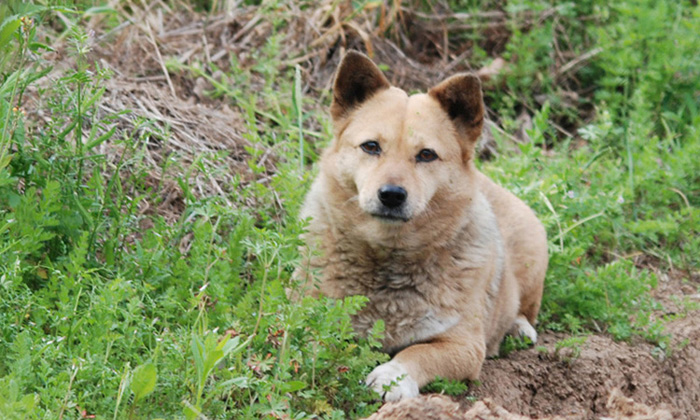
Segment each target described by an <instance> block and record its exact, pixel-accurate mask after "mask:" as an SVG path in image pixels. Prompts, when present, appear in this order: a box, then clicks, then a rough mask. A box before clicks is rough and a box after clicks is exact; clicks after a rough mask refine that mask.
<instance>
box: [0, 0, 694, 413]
mask: <svg viewBox="0 0 700 420" xmlns="http://www.w3.org/2000/svg"><path fill="white" fill-rule="evenodd" d="M698 34H700V7H698V4H697V1H694V0H687V1H671V0H667V1H651V0H621V1H617V2H607V1H599V0H585V1H577V2H559V1H544V0H511V1H498V0H493V1H489V0H464V1H457V0H403V1H402V0H394V1H389V2H382V1H345V0H322V1H319V2H312V1H295V2H292V1H281V0H280V1H274V0H263V1H249V0H245V1H225V0H222V1H217V0H212V1H208V0H177V1H172V2H162V1H143V0H142V1H135V0H106V1H104V2H99V3H94V4H93V3H91V2H71V3H60V2H52V1H50V0H46V1H36V2H33V3H26V2H20V1H15V0H10V1H5V2H3V3H2V4H0V413H2V418H5V419H44V418H46V419H49V418H51V419H56V418H58V419H63V418H66V419H68V418H112V419H121V418H130V419H132V418H134V419H135V418H188V419H195V418H207V419H214V418H293V419H304V418H317V417H323V418H333V419H339V418H346V417H349V418H357V417H364V416H367V415H369V414H371V413H372V412H374V411H376V409H377V408H378V407H379V403H378V399H377V396H376V395H373V394H372V393H371V392H370V391H368V390H367V389H366V388H365V387H364V386H363V385H362V384H361V380H362V379H363V378H364V377H365V376H366V374H367V373H369V371H370V370H371V369H372V368H373V367H374V366H375V365H376V364H377V363H378V362H380V361H384V360H386V359H387V356H386V355H384V354H382V353H380V352H379V351H378V341H377V338H378V337H380V336H381V333H382V327H381V325H379V324H378V325H377V327H376V331H375V334H374V335H373V336H371V337H367V338H358V337H356V336H355V335H354V334H353V332H352V330H351V328H350V322H349V314H352V313H353V312H354V311H357V310H358V309H359V308H360V307H361V306H362V304H363V299H362V298H352V299H346V300H344V301H332V300H327V299H321V300H312V299H308V300H304V301H303V302H301V303H291V302H289V300H288V299H287V298H286V294H285V289H286V288H290V287H294V285H293V284H291V283H290V274H291V273H292V271H293V270H294V267H295V266H296V264H297V261H298V253H297V248H298V246H299V244H300V241H299V235H300V233H302V232H303V230H304V226H305V223H306V222H305V221H300V220H298V217H297V215H298V210H299V207H300V205H301V202H302V200H303V197H304V192H305V191H306V189H307V188H308V186H309V182H310V180H311V179H312V178H313V174H314V163H315V162H316V159H317V156H318V153H319V151H320V150H321V149H322V147H323V146H324V145H325V144H326V143H327V142H328V140H329V139H330V137H331V130H330V126H329V119H328V116H327V113H326V109H327V107H328V105H329V103H330V91H329V87H330V81H331V80H332V74H333V70H334V69H335V66H336V65H337V63H338V61H339V58H340V56H341V55H342V53H343V52H344V51H345V50H346V49H348V48H355V49H360V50H362V51H365V52H367V53H368V54H369V55H371V56H373V58H374V59H375V60H376V61H377V62H378V63H379V64H380V65H381V66H382V68H383V69H384V70H385V71H386V72H387V75H388V76H389V78H390V79H391V80H392V82H393V83H395V84H397V85H399V86H402V87H405V88H407V89H409V90H424V89H425V88H427V87H429V86H431V85H432V84H433V83H436V82H438V81H439V80H441V79H442V78H443V77H445V76H448V75H450V74H453V73H455V72H457V71H468V70H471V71H477V72H478V74H479V75H480V76H481V77H482V80H483V82H484V87H485V95H486V99H485V101H486V104H487V107H488V109H489V118H490V121H489V122H488V124H487V126H488V128H487V130H486V132H485V134H484V140H483V148H482V159H481V161H480V162H481V163H480V166H481V169H482V170H483V171H484V172H486V173H487V174H488V175H490V176H491V177H493V178H494V179H495V180H496V181H497V182H499V183H500V184H502V185H504V186H506V187H507V188H509V189H510V190H511V191H513V192H515V193H516V194H517V195H518V196H520V197H521V198H523V199H524V200H525V201H526V202H527V203H529V204H530V205H531V206H532V207H533V208H534V209H535V211H536V212H537V214H538V215H539V216H540V218H541V220H542V221H543V222H544V224H545V226H546V227H547V230H548V234H549V238H550V253H551V263H550V270H549V273H548V276H547V281H546V289H545V296H544V302H543V308H542V312H541V316H540V324H539V326H538V329H539V330H540V331H541V332H543V333H545V332H556V333H563V334H565V335H563V336H561V337H568V338H564V339H562V341H560V343H559V344H558V346H557V352H559V350H560V349H561V348H574V349H576V348H578V347H579V346H581V345H583V343H584V342H585V337H586V336H588V335H589V334H604V335H609V336H612V337H614V338H615V339H616V340H625V341H627V342H629V343H631V344H634V343H639V342H647V343H651V344H652V346H653V350H652V352H653V354H654V356H655V357H657V358H664V357H673V353H674V351H675V350H677V349H676V348H674V345H672V343H675V342H676V341H674V340H672V337H671V336H670V334H669V333H668V332H667V331H666V330H665V328H664V326H665V324H666V323H667V322H668V321H669V320H670V319H678V318H682V317H685V316H688V314H697V310H698V292H699V290H698V289H699V286H700V272H699V271H698V267H699V266H700V235H699V230H700V228H699V220H700V170H699V169H700V165H698V162H699V160H698V156H700V54H698V51H700V36H699V35H698ZM669 279H671V280H672V281H674V282H675V284H678V285H679V287H678V290H677V292H678V293H676V297H674V298H673V299H672V300H671V301H670V302H671V303H670V305H671V306H672V307H673V309H669V304H667V303H664V302H660V301H659V300H657V299H655V298H654V297H653V296H654V290H655V289H656V288H657V287H658V284H659V282H667V281H669ZM687 344H690V346H697V345H698V344H697V342H691V343H688V342H687V340H686V342H685V345H687ZM521 347H523V345H522V343H517V342H515V341H513V340H507V341H506V343H505V344H504V347H503V356H504V357H507V354H508V353H509V352H510V351H512V350H513V349H515V348H521ZM544 351H547V350H546V349H545V350H544ZM576 354H577V353H576V351H573V352H571V353H570V354H569V356H567V357H574V358H575V357H576ZM474 386H478V384H471V387H474ZM469 389H470V388H468V387H467V386H465V385H463V384H460V383H453V382H449V381H438V382H437V383H436V384H433V385H432V386H431V387H430V388H429V390H430V391H433V392H437V391H446V392H449V393H452V394H456V395H460V396H461V398H462V399H464V397H465V396H466V397H468V396H469V394H470V390H469ZM695 392H696V393H697V390H696V391H695Z"/></svg>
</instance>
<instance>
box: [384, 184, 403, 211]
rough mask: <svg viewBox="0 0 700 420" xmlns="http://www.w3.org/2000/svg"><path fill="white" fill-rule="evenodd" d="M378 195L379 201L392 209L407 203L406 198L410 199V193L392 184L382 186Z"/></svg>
mask: <svg viewBox="0 0 700 420" xmlns="http://www.w3.org/2000/svg"><path fill="white" fill-rule="evenodd" d="M377 195H379V201H381V202H382V204H384V205H385V206H386V207H388V208H390V209H395V208H397V207H399V206H401V205H402V204H403V203H405V202H406V197H408V193H407V192H406V190H405V189H403V187H399V186H398V185H391V184H387V185H382V187H381V188H379V191H378V192H377Z"/></svg>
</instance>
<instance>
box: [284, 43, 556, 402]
mask: <svg viewBox="0 0 700 420" xmlns="http://www.w3.org/2000/svg"><path fill="white" fill-rule="evenodd" d="M331 114H332V117H333V126H334V130H335V139H334V140H333V142H332V143H331V145H330V146H329V147H328V149H327V150H326V151H325V152H324V154H323V157H322V158H321V163H320V166H321V168H320V174H319V176H318V178H317V179H316V181H315V182H314V184H313V186H312V187H311V190H310V192H309V194H308V196H307V197H306V202H305V205H304V210H303V212H302V215H303V216H304V217H310V218H311V223H310V226H309V232H308V233H307V235H306V243H307V247H308V249H307V250H306V254H307V255H308V256H309V257H308V259H307V261H306V263H307V265H306V267H304V268H302V269H301V270H300V271H299V272H298V273H297V275H298V276H301V277H304V279H303V280H305V281H307V282H308V281H310V280H309V279H310V277H311V276H310V275H309V274H308V273H311V272H314V271H318V272H319V273H320V274H321V283H320V287H318V288H315V289H313V290H312V291H311V293H316V294H317V293H319V292H320V293H321V294H324V295H327V296H330V297H334V298H342V297H344V296H350V295H364V296H367V297H368V298H369V303H368V304H367V306H366V307H365V308H364V309H363V310H362V311H361V312H360V313H358V314H357V315H355V316H354V318H353V323H354V327H355V329H356V331H358V332H359V333H363V332H366V331H367V330H369V329H370V328H371V327H372V325H373V324H374V322H375V321H377V320H380V319H381V320H384V323H385V329H386V330H385V338H384V342H383V345H384V349H385V350H386V351H387V352H389V353H390V354H395V357H394V358H393V359H392V360H391V361H390V362H387V363H384V364H382V365H380V366H378V367H377V368H376V369H374V370H373V371H372V373H371V374H370V375H369V377H368V378H367V383H368V384H369V385H370V386H371V387H372V388H373V389H375V390H376V391H377V392H379V393H380V394H382V395H383V396H384V398H385V399H386V400H398V399H401V398H409V397H415V396H417V395H418V390H419V387H421V386H423V385H425V384H427V383H429V382H431V381H432V380H434V379H435V377H436V376H441V377H444V378H452V379H459V380H461V379H475V378H477V377H478V376H479V372H480V370H481V365H482V363H483V361H484V358H485V357H486V356H490V355H495V354H497V353H498V349H499V345H500V342H501V340H502V339H503V336H504V335H505V334H506V333H507V332H509V331H510V332H512V333H515V334H520V335H525V336H528V337H530V339H532V341H533V342H534V341H535V340H536V339H537V333H536V332H535V329H534V328H533V327H532V324H534V323H535V318H536V317H537V312H538V311H539V307H540V300H541V298H542V287H543V281H544V275H545V271H546V269H547V260H548V257H547V238H546V234H545V231H544V228H543V227H542V225H541V224H540V222H539V221H538V220H537V217H536V216H535V215H534V213H533V212H532V211H531V210H530V208H528V207H527V205H525V204H524V203H523V202H522V201H520V200H519V199H518V198H516V197H515V196H514V195H512V194H511V193H509V192H508V191H506V190H505V189H503V188H501V187H499V186H498V185H496V184H494V183H493V182H492V181H491V180H489V179H488V178H487V177H486V176H484V175H483V174H481V173H480V172H479V171H478V170H477V169H476V168H475V166H474V161H473V160H474V146H475V143H476V141H477V138H478V137H479V135H480V134H481V128H482V123H483V115H484V107H483V103H482V95H481V85H480V83H479V79H478V78H476V77H475V76H472V75H468V74H460V75H457V76H453V77H451V78H449V79H447V80H445V81H444V82H442V83H440V84H439V85H437V86H435V87H433V88H432V89H430V91H429V92H428V93H427V94H417V95H412V96H409V95H407V94H406V92H404V91H403V90H401V89H398V88H395V87H392V86H390V84H389V82H388V81H387V79H386V78H385V77H384V75H383V74H382V72H381V71H380V70H379V68H377V67H376V66H375V65H374V63H373V62H372V61H371V60H370V59H369V58H367V57H366V56H364V55H362V54H360V53H356V52H349V53H348V54H347V55H346V56H345V58H344V59H343V61H342V63H341V64H340V67H339V69H338V72H337V75H336V79H335V85H334V95H333V104H332V106H331ZM392 382H394V386H393V387H392V388H391V389H390V390H389V391H385V389H386V388H385V386H387V385H391V384H392Z"/></svg>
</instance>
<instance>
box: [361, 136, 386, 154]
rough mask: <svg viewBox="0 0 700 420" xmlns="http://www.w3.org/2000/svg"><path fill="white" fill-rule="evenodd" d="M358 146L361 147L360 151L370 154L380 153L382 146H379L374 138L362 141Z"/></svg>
mask: <svg viewBox="0 0 700 420" xmlns="http://www.w3.org/2000/svg"><path fill="white" fill-rule="evenodd" d="M360 147H361V148H362V151H364V152H365V153H368V154H370V155H378V154H380V153H382V148H381V147H380V146H379V143H377V142H376V141H374V140H370V141H366V142H364V143H362V144H361V145H360Z"/></svg>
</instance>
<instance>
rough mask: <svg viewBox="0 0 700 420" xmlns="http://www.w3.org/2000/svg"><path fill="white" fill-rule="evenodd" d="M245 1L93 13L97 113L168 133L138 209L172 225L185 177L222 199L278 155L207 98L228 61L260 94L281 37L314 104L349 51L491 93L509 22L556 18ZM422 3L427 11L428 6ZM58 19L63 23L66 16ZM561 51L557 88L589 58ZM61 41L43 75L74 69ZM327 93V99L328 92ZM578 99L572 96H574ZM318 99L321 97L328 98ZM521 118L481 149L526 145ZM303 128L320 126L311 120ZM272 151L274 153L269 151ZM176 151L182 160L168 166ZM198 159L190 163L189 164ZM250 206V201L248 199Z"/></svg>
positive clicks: (227, 106) (422, 77)
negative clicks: (478, 58) (99, 82)
mask: <svg viewBox="0 0 700 420" xmlns="http://www.w3.org/2000/svg"><path fill="white" fill-rule="evenodd" d="M240 3H241V2H231V1H228V2H223V3H222V4H220V5H219V10H218V11H216V12H209V13H206V12H202V11H196V10H193V8H192V6H191V5H190V4H189V3H187V2H182V1H179V2H174V3H165V2H162V1H151V2H145V1H139V2H136V1H129V2H124V1H118V0H112V1H111V2H110V5H111V6H112V7H113V8H114V9H115V10H116V17H117V20H118V21H119V22H120V23H119V24H117V25H114V21H111V22H110V23H109V24H108V23H107V19H108V16H107V15H97V16H93V17H90V18H88V20H87V22H84V24H85V25H86V26H87V27H88V28H91V29H92V30H93V31H94V33H95V35H94V36H93V37H92V41H93V48H92V52H91V54H90V57H89V59H90V60H91V61H94V62H96V63H98V64H99V65H100V66H102V67H104V68H108V69H110V70H111V71H112V72H113V77H112V79H111V80H110V81H109V82H108V84H107V85H106V94H105V96H104V99H103V100H102V101H101V103H100V104H99V111H100V113H101V114H102V115H114V114H115V113H117V112H120V111H124V110H129V112H128V113H123V114H121V115H120V116H119V119H118V121H117V122H116V127H117V131H116V133H115V137H116V138H119V137H121V136H124V135H130V133H133V132H134V130H143V128H141V127H140V124H141V123H142V121H144V120H149V121H151V122H152V124H153V125H152V127H151V130H152V131H154V132H160V133H163V135H162V136H151V137H150V138H149V139H148V145H147V147H146V149H145V150H146V153H147V155H146V156H145V159H144V161H145V162H146V164H147V165H148V167H149V168H150V169H149V172H150V173H151V176H150V178H152V181H149V182H151V183H153V184H154V185H158V186H160V188H161V189H162V191H160V194H161V199H160V200H158V202H157V203H151V204H148V203H144V209H143V211H144V212H145V211H149V212H150V211H156V212H158V213H160V214H163V215H165V216H166V218H167V219H169V220H174V219H176V218H177V217H178V216H179V214H181V212H182V209H183V208H184V206H183V205H182V201H183V199H182V191H180V189H179V187H178V185H177V183H176V182H175V180H177V179H178V178H181V177H185V176H189V177H190V178H191V179H189V181H190V183H191V184H192V185H194V186H195V189H194V191H193V193H194V194H196V195H198V196H219V197H222V198H223V199H225V200H226V196H227V194H228V193H230V192H231V191H229V190H230V188H231V185H232V178H233V176H234V175H238V176H240V177H242V179H243V180H244V182H267V181H268V180H269V178H270V175H271V174H272V173H274V172H275V171H276V167H275V162H276V153H275V151H274V150H271V149H269V148H268V147H267V146H264V145H261V144H251V143H250V142H249V141H247V140H246V137H245V134H246V131H247V130H249V129H250V127H247V125H246V123H245V119H244V118H243V116H242V112H243V111H242V109H241V107H240V106H239V104H237V103H235V98H231V97H227V96H220V97H218V98H216V99H212V97H210V96H209V95H208V94H207V92H209V91H211V90H212V89H213V86H212V80H215V81H217V82H219V83H222V84H223V85H232V84H233V83H235V82H234V81H232V80H230V79H229V78H228V77H227V75H229V74H231V72H232V71H234V70H236V69H232V65H233V64H232V63H236V64H235V65H236V66H239V67H240V68H239V69H238V71H241V70H242V71H249V72H250V75H251V77H250V80H249V86H245V89H246V91H252V92H256V91H258V90H259V89H261V88H262V86H264V84H265V80H264V76H263V75H261V74H259V73H256V72H255V70H254V67H255V66H256V65H257V64H258V63H257V62H256V60H257V57H258V52H259V51H260V50H261V49H262V48H263V47H264V45H265V43H266V42H267V40H268V39H269V38H270V37H271V36H273V35H276V36H278V37H279V38H280V45H281V46H282V48H281V49H280V56H279V57H277V58H278V60H279V63H281V64H280V66H281V67H282V70H286V69H289V68H292V67H293V66H299V68H300V69H301V73H302V78H303V86H302V90H303V94H304V96H306V97H311V98H315V99H317V102H316V103H317V105H315V106H316V107H317V108H318V109H325V107H326V106H327V104H326V103H324V100H325V101H327V100H328V97H327V92H328V90H329V88H330V84H331V81H332V77H333V72H334V70H335V68H336V66H337V64H338V62H339V60H340V58H341V57H342V56H343V54H344V52H345V51H346V50H348V49H358V50H361V51H364V52H366V53H367V54H369V55H370V56H372V57H373V58H374V59H375V60H376V61H377V62H380V63H382V64H384V65H385V66H386V67H387V71H386V73H387V76H388V77H389V78H390V80H391V81H392V83H394V84H396V85H400V86H402V87H404V88H406V89H408V90H410V89H425V88H426V87H427V86H430V85H432V84H434V83H436V82H438V81H439V80H442V79H443V78H445V77H447V76H448V75H451V74H454V73H455V72H459V71H477V72H478V74H479V75H480V76H481V77H482V80H483V81H484V82H485V87H486V88H489V86H492V85H490V83H492V81H493V80H494V78H496V77H497V76H498V74H499V73H501V72H502V71H503V70H504V69H506V68H507V67H508V65H509V63H507V62H506V61H505V60H503V59H502V58H501V57H500V54H501V53H502V52H503V49H504V45H505V44H506V42H507V41H508V39H509V37H510V36H511V29H512V28H513V27H514V26H513V25H515V26H517V27H519V28H520V29H521V30H527V28H529V27H531V26H533V25H537V24H539V23H541V22H542V21H544V20H546V19H555V20H556V19H557V16H558V15H557V9H554V8H553V9H548V10H545V11H542V12H541V13H539V14H537V15H535V14H533V13H529V12H528V13H523V14H521V15H509V14H508V13H506V12H505V10H504V9H503V5H502V4H501V3H500V2H495V3H494V6H493V7H494V9H493V10H485V11H483V12H479V13H476V14H465V13H454V12H452V11H450V10H446V9H444V8H441V7H440V5H439V3H437V4H436V5H435V6H434V7H433V8H432V10H428V11H425V10H423V11H421V7H419V2H417V1H401V0H399V1H392V2H383V3H373V2H371V3H368V4H367V5H366V6H365V7H364V8H363V9H360V10H357V9H353V8H352V6H351V2H350V1H346V0H323V1H320V2H284V3H282V4H280V5H278V6H277V7H276V8H271V7H268V6H265V5H263V6H242V5H240ZM423 9H425V6H423ZM63 23H64V24H65V25H69V24H70V20H68V19H67V18H64V19H63ZM477 32H478V33H479V34H480V37H479V39H480V41H479V43H480V44H479V47H481V48H483V49H485V50H486V51H487V53H488V54H489V56H490V57H491V58H492V59H493V61H492V62H491V64H490V65H488V66H486V67H483V68H480V69H475V68H472V67H471V66H470V58H471V55H472V54H473V49H474V48H473V47H474V41H471V40H469V39H468V37H467V38H465V37H464V36H456V35H457V34H462V35H463V34H465V33H477ZM561 44H562V45H561V46H558V47H557V49H556V54H557V57H558V59H557V63H558V64H557V66H558V69H554V70H553V71H555V73H557V74H559V75H560V79H561V80H560V82H561V83H562V86H565V85H567V86H568V85H570V84H571V83H570V82H571V80H573V77H574V73H575V71H574V70H575V69H576V68H578V67H579V66H581V65H584V64H585V62H586V60H587V59H589V58H590V55H591V54H588V55H584V56H578V57H577V56H575V55H573V54H572V53H570V52H567V51H566V47H565V45H564V44H565V40H562V41H561ZM72 60H73V59H72V56H71V54H70V53H69V49H68V46H67V45H63V46H62V47H59V48H58V51H57V54H55V62H54V63H52V64H53V65H55V68H56V69H57V70H55V71H54V73H53V75H52V77H51V78H49V80H57V79H58V78H59V77H61V76H62V72H63V70H61V69H70V68H71V66H72ZM177 66H184V67H187V66H198V68H200V69H201V71H202V74H205V75H207V77H197V76H192V75H191V74H188V73H187V72H184V71H177V70H173V67H177ZM324 93H325V96H324ZM573 94H575V92H574V93H573ZM324 98H325V99H324ZM521 117H522V118H521V119H519V124H520V125H521V127H520V128H519V129H518V130H516V131H515V132H512V133H510V132H507V131H506V130H504V129H503V128H502V127H501V124H500V123H499V121H498V117H497V116H495V115H493V114H492V115H491V119H492V121H490V122H489V124H487V126H488V130H486V132H485V135H484V141H483V143H484V144H485V147H484V150H485V152H484V153H485V154H486V155H489V154H494V153H496V149H495V146H494V143H493V141H492V135H491V133H492V132H493V131H497V132H499V133H500V134H502V135H504V136H505V137H506V138H511V139H512V140H513V141H516V142H521V141H527V135H526V134H523V133H525V130H524V128H525V127H526V126H527V124H528V123H529V121H530V118H529V114H528V112H526V111H525V112H524V113H523V115H521ZM307 124H310V125H315V126H314V127H311V128H312V129H318V122H316V121H311V122H308V123H307ZM255 129H257V130H266V126H265V121H262V118H261V121H258V123H257V126H256V127H255ZM249 147H254V148H263V149H265V150H264V151H262V153H261V155H262V156H263V157H264V159H261V161H262V162H258V164H260V163H262V164H263V165H264V166H265V167H266V171H265V173H263V174H258V175H255V174H253V173H252V172H251V170H250V169H249V167H248V165H247V163H246V162H247V160H248V159H250V155H249V153H248V152H247V151H246V148H249ZM268 149H269V150H268ZM100 152H102V153H105V154H107V155H109V156H114V159H116V158H117V157H118V156H119V155H120V154H121V153H122V152H123V151H122V150H121V149H120V146H119V145H118V144H114V143H113V142H108V143H106V144H105V145H104V146H103V150H101V151H100ZM170 158H176V159H177V161H178V162H179V164H177V165H172V166H169V165H166V164H165V163H166V160H167V159H170ZM202 159H204V160H209V159H216V160H217V162H216V165H215V166H216V167H218V168H220V170H218V171H216V173H215V174H211V173H208V174H205V173H203V172H202V171H199V170H197V168H196V167H195V168H194V170H193V169H192V167H193V164H194V163H195V162H197V161H198V160H202ZM194 166H196V165H194ZM250 204H254V203H250Z"/></svg>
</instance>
